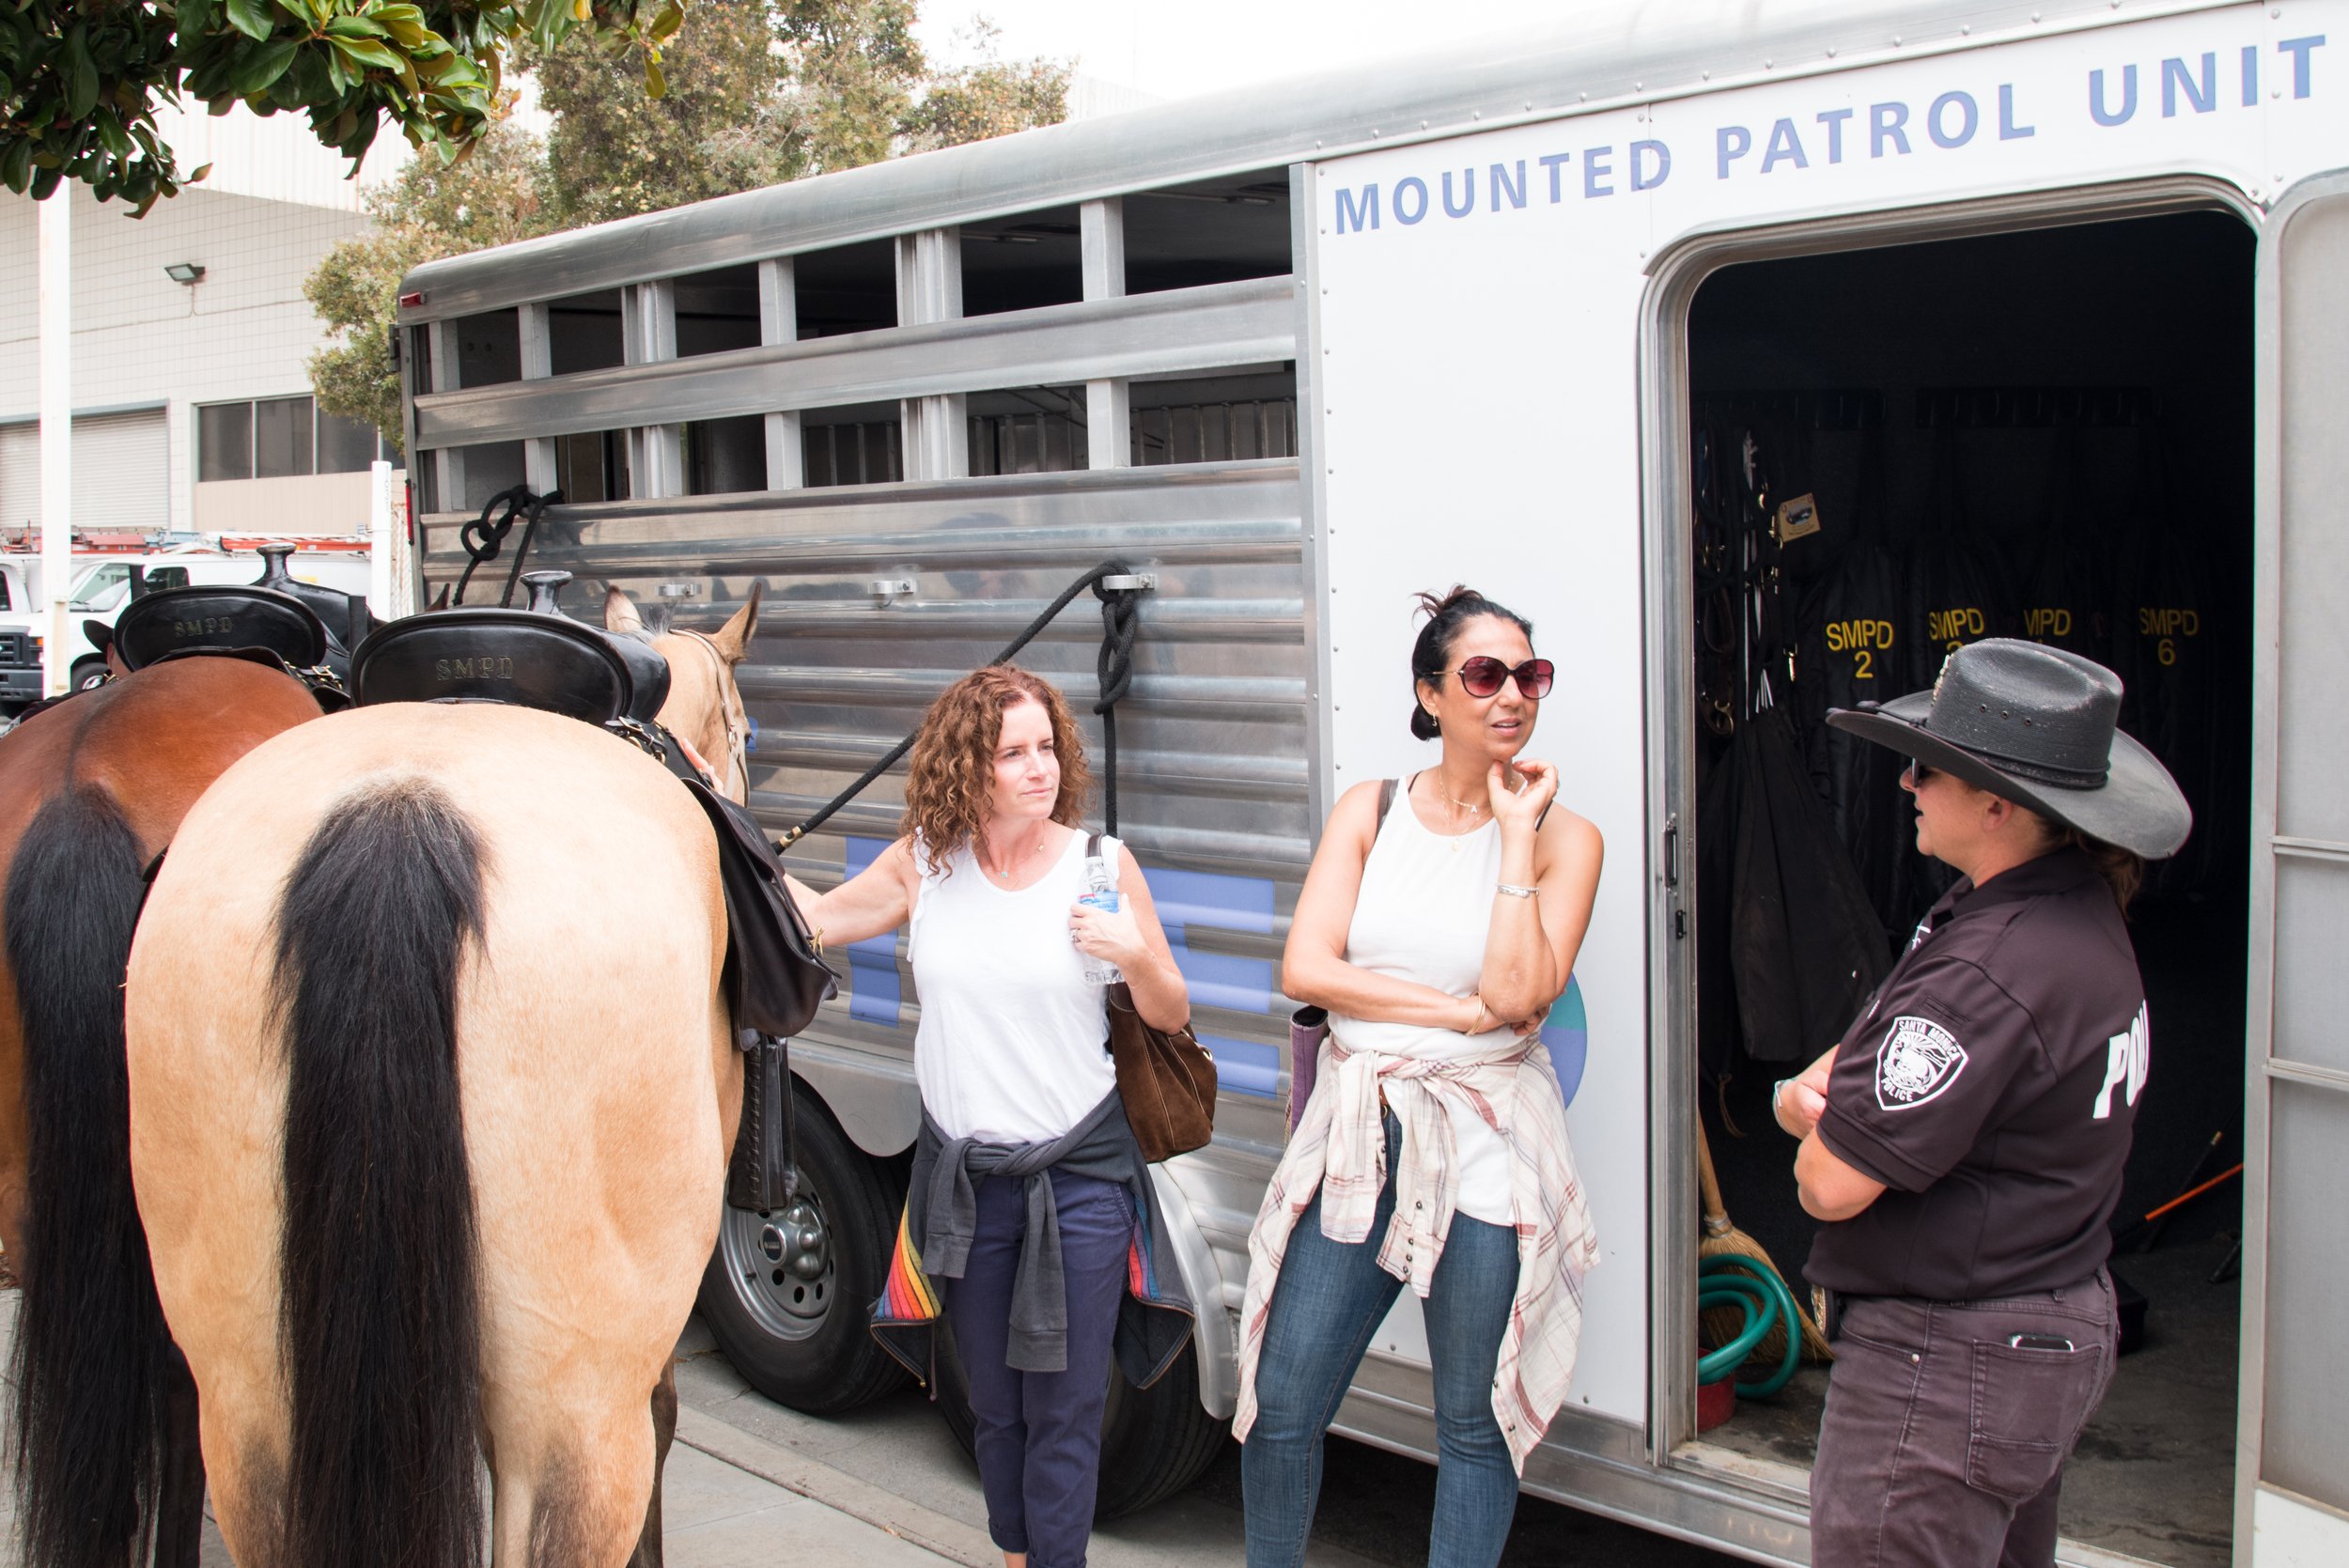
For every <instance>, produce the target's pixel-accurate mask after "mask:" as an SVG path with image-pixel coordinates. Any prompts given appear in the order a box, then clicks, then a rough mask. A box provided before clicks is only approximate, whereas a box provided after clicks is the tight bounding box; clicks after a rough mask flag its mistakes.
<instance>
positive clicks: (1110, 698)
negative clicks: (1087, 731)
mask: <svg viewBox="0 0 2349 1568" xmlns="http://www.w3.org/2000/svg"><path fill="white" fill-rule="evenodd" d="M1131 575H1132V573H1131V571H1130V570H1129V569H1128V567H1127V566H1126V563H1125V562H1123V561H1104V562H1102V563H1101V564H1100V565H1099V566H1097V567H1094V568H1093V569H1092V570H1091V571H1089V572H1087V573H1085V574H1084V575H1083V576H1082V577H1080V578H1079V579H1077V581H1076V582H1071V583H1070V584H1069V585H1068V586H1067V587H1066V588H1065V589H1063V590H1062V591H1061V594H1060V597H1059V598H1055V599H1053V600H1052V602H1051V603H1050V604H1048V605H1046V606H1045V607H1044V610H1043V612H1042V613H1040V614H1038V615H1037V616H1036V617H1035V619H1034V620H1032V621H1030V622H1029V623H1028V624H1027V627H1026V629H1024V630H1022V631H1021V632H1020V633H1019V636H1017V637H1015V638H1013V639H1012V640H1011V642H1010V643H1009V644H1006V645H1005V646H1004V648H1003V651H1002V652H1001V653H999V654H997V655H996V656H995V657H994V658H992V659H990V660H988V664H989V665H996V664H1008V663H1010V662H1011V660H1013V659H1014V658H1015V657H1017V656H1018V654H1019V650H1020V649H1022V648H1024V647H1026V646H1027V645H1028V644H1030V643H1033V642H1034V641H1035V640H1036V637H1037V636H1038V635H1039V634H1040V633H1041V632H1042V631H1043V630H1044V629H1045V628H1046V627H1048V626H1050V625H1051V624H1052V619H1053V617H1054V616H1056V615H1058V614H1059V613H1061V612H1062V611H1064V610H1066V609H1067V608H1068V607H1069V606H1070V605H1071V604H1074V603H1075V602H1076V601H1077V596H1078V595H1080V594H1081V593H1083V592H1084V591H1085V590H1086V589H1087V588H1090V589H1092V590H1093V592H1094V594H1095V596H1096V597H1097V598H1099V599H1100V600H1101V626H1102V633H1101V657H1100V660H1099V661H1098V662H1097V665H1096V666H1095V670H1096V674H1097V675H1098V677H1099V680H1100V686H1101V694H1100V697H1099V698H1098V699H1097V701H1096V702H1095V703H1094V705H1093V711H1094V712H1096V713H1097V714H1099V715H1100V716H1101V737H1102V760H1103V767H1104V771H1105V773H1106V775H1107V779H1106V783H1105V784H1104V785H1103V789H1102V803H1103V806H1104V808H1105V809H1104V813H1103V815H1104V816H1105V818H1106V821H1107V831H1109V832H1110V833H1111V834H1112V835H1114V834H1115V833H1116V831H1117V727H1116V726H1117V714H1116V704H1117V700H1118V699H1119V698H1120V697H1123V696H1124V695H1125V694H1126V692H1127V691H1128V688H1130V687H1131V686H1132V685H1133V683H1134V664H1133V648H1134V633H1135V631H1136V630H1137V629H1138V628H1139V626H1140V622H1141V611H1140V607H1139V604H1138V602H1137V601H1138V600H1140V598H1142V590H1140V589H1138V588H1104V587H1103V586H1102V585H1101V584H1102V582H1103V580H1104V579H1107V578H1112V577H1129V576H1131ZM920 733H921V732H920V731H919V730H917V731H915V732H914V734H916V735H918V734H920ZM912 749H913V736H912V735H909V736H907V737H905V738H904V739H903V740H900V741H898V742H897V743H896V744H895V745H894V746H892V747H891V748H890V749H889V754H888V755H886V756H884V757H882V758H881V759H880V760H879V762H877V763H875V764H873V766H872V767H870V768H866V769H865V770H864V772H863V775H862V776H860V777H859V778H858V779H857V781H856V782H855V783H854V784H850V785H849V786H848V788H846V789H844V790H842V791H841V792H840V793H839V794H837V795H835V796H833V797H832V799H831V800H827V801H825V802H824V804H823V805H822V806H821V807H819V808H817V812H816V815H813V816H810V817H809V818H808V819H807V820H806V821H804V822H802V823H801V824H800V825H799V826H798V827H796V828H793V829H791V830H790V831H788V832H786V833H785V834H784V835H783V837H782V839H781V840H780V841H778V844H777V847H778V848H789V847H790V846H792V845H793V844H795V843H797V842H799V841H800V840H801V839H802V838H805V837H806V836H807V835H808V834H810V833H812V832H814V831H816V830H817V829H818V828H820V827H822V826H823V825H824V824H825V823H827V822H829V821H831V820H832V814H833V813H835V812H837V811H839V809H840V808H841V807H843V806H845V805H847V804H848V802H849V801H851V800H855V799H856V798H857V797H858V796H860V795H862V794H863V793H864V791H865V789H866V788H867V787H868V786H869V785H870V784H872V782H873V781H874V780H875V779H878V778H879V777H880V776H881V775H882V774H883V773H886V772H888V771H889V770H890V769H891V768H894V767H895V766H896V765H897V762H898V759H900V758H901V757H903V756H904V755H905V754H906V753H908V752H910V751H911V750H912Z"/></svg>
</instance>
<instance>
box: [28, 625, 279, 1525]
mask: <svg viewBox="0 0 2349 1568" xmlns="http://www.w3.org/2000/svg"><path fill="white" fill-rule="evenodd" d="M318 717H319V706H318V703H317V701H316V699H314V698H313V697H312V696H311V695H310V692H309V691H308V689H307V688H305V687H304V686H303V685H302V684H301V683H300V682H299V681H297V680H295V679H293V678H292V677H291V676H289V675H285V674H283V673H282V672H279V671H276V670H272V669H268V668H265V667H263V666H261V665H258V664H252V663H247V662H246V661H244V660H238V659H187V660H173V661H171V662H169V663H164V664H158V665H156V666H154V667H153V668H151V669H148V670H145V671H142V672H140V673H139V674H137V675H128V676H125V677H123V678H121V679H118V680H116V681H114V682H112V683H110V684H108V685H106V686H104V687H101V688H100V689H99V690H97V691H88V692H85V693H83V694H81V695H79V696H76V697H75V698H73V699H72V700H71V701H70V702H66V703H62V704H59V705H58V706H54V707H52V708H48V709H45V710H43V711H42V712H39V713H38V714H35V715H34V716H33V717H31V718H29V719H27V720H25V721H24V722H23V723H22V724H20V725H18V726H17V727H16V728H15V729H13V730H11V731H10V732H8V735H7V736H6V737H0V865H5V866H6V867H7V868H8V874H7V883H6V892H5V894H0V925H5V928H6V937H7V941H6V956H5V961H0V1245H5V1246H6V1248H7V1249H8V1261H9V1263H10V1265H12V1266H13V1267H14V1268H15V1270H16V1273H17V1276H18V1278H19V1279H20V1280H21V1281H23V1303H22V1307H21V1309H20V1313H19V1316H18V1320H17V1338H16V1347H15V1368H14V1375H15V1382H16V1385H17V1409H16V1438H17V1454H18V1463H19V1472H18V1482H19V1495H20V1498H21V1499H22V1514H21V1520H22V1523H21V1529H22V1532H23V1542H24V1553H25V1561H26V1562H28V1563H30V1564H33V1565H35V1568H101V1565H105V1568H120V1565H121V1564H122V1563H124V1562H125V1561H126V1560H130V1559H131V1558H132V1555H133V1553H134V1551H135V1549H136V1547H137V1545H138V1544H139V1543H140V1542H141V1541H142V1540H143V1539H144V1538H146V1537H147V1536H148V1534H149V1532H150V1531H151V1532H152V1533H153V1536H154V1551H155V1561H156V1562H157V1563H158V1564H159V1565H161V1568H183V1565H191V1564H193V1563H194V1561H195V1560H196V1552H197V1548H198V1544H199V1534H198V1532H199V1530H200V1529H201V1528H202V1524H203V1498H204V1478H203V1471H202V1469H201V1467H200V1465H199V1464H198V1463H197V1461H196V1454H195V1446H194V1388H193V1386H192V1385H190V1384H189V1382H188V1380H187V1373H186V1370H185V1368H184V1366H182V1365H180V1364H179V1361H178V1357H177V1353H176V1352H175V1351H174V1350H173V1348H172V1343H171V1337H170V1335H169V1333H168V1332H167V1331H166V1330H165V1328H164V1327H163V1316H162V1313H161V1311H160V1310H159V1308H158V1307H157V1305H156V1300H155V1287H154V1281H153V1279H152V1276H151V1275H150V1273H149V1271H148V1248H147V1236H146V1233H145V1231H144V1230H143V1229H142V1227H141V1225H140V1223H139V1216H138V1212H137V1210H136V1209H135V1208H134V1207H133V1206H132V1192H131V1167H130V1157H129V1132H130V1120H129V1107H128V1100H127V1097H126V1089H125V1085H124V1079H123V1040H122V992H121V986H122V973H123V964H124V961H125V959H126V957H127V956H128V955H129V953H130V949H131V935H132V926H133V924H135V923H136V921H137V919H138V909H139V899H140V896H141V894H142V893H143V892H144V888H143V885H142V882H141V879H140V877H141V873H142V872H143V871H144V869H145V868H146V866H147V865H148V862H150V861H151V860H152V859H153V858H154V857H155V855H156V854H157V853H158V852H159V851H161V850H162V849H163V846H165V845H167V844H169V843H170V842H171V838H172V835H173V834H174V833H175V832H177V831H178V830H179V822H180V819H181V818H182V817H184V816H185V815H187V812H188V808H189V807H190V806H191V805H193V804H194V801H195V800H196V798H197V797H198V796H199V795H201V794H202V793H203V792H204V790H205V789H206V787H207V786H209V785H210V784H211V783H212V781H213V780H214V779H216V778H218V777H219V776H220V774H221V772H222V771H223V770H224V769H226V768H227V767H228V765H229V764H230V763H232V762H234V761H236V760H237V759H238V758H239V757H241V756H242V755H243V754H244V753H246V752H248V751H251V750H252V749H253V748H254V747H255V746H257V745H258V744H259V743H260V742H262V741H263V740H266V739H268V738H269V737H272V736H273V735H276V734H279V733H280V732H282V731H285V730H288V729H290V728H292V727H294V726H296V725H299V724H302V723H303V722H307V721H309V720H312V719H316V718H318Z"/></svg>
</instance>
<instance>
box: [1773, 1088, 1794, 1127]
mask: <svg viewBox="0 0 2349 1568" xmlns="http://www.w3.org/2000/svg"><path fill="white" fill-rule="evenodd" d="M1794 1081H1795V1080H1794V1079H1791V1078H1782V1079H1779V1080H1778V1081H1777V1082H1776V1083H1773V1084H1771V1085H1770V1119H1771V1120H1772V1121H1776V1120H1777V1119H1778V1107H1779V1101H1780V1100H1781V1098H1782V1097H1784V1095H1785V1094H1786V1086H1787V1085H1788V1084H1790V1083H1792V1082H1794Z"/></svg>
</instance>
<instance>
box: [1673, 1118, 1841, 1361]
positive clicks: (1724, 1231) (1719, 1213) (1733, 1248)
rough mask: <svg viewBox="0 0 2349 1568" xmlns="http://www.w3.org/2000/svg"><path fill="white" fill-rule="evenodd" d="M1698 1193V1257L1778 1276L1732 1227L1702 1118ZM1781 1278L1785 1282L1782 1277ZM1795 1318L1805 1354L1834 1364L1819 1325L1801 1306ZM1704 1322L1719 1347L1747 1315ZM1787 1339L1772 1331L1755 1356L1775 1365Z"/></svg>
mask: <svg viewBox="0 0 2349 1568" xmlns="http://www.w3.org/2000/svg"><path fill="white" fill-rule="evenodd" d="M1697 1190H1698V1191H1699V1193H1700V1194H1701V1195H1702V1196H1703V1201H1704V1219H1703V1232H1704V1234H1703V1237H1702V1238H1700V1239H1699V1241H1698V1242H1697V1257H1698V1258H1699V1259H1700V1260H1702V1259H1704V1258H1719V1257H1739V1258H1751V1259H1753V1260H1754V1261H1755V1262H1756V1263H1758V1264H1760V1265H1763V1266H1764V1267H1766V1268H1767V1269H1768V1270H1769V1271H1770V1272H1771V1273H1773V1274H1777V1273H1778V1265H1776V1264H1774V1263H1772V1262H1771V1261H1770V1254H1769V1253H1768V1252H1767V1251H1766V1250H1764V1249H1763V1246H1762V1244H1761V1243H1760V1242H1758V1241H1756V1240H1754V1239H1753V1237H1751V1236H1750V1235H1748V1234H1746V1233H1745V1232H1743V1231H1741V1230H1739V1229H1738V1228H1737V1227H1736V1226H1735V1225H1733V1224H1731V1223H1730V1222H1729V1214H1728V1211H1726V1210H1725V1209H1723V1208H1722V1207H1721V1184H1720V1180H1719V1178H1718V1177H1717V1176H1715V1175H1714V1174H1713V1149H1712V1145H1711V1144H1710V1143H1708V1142H1707V1141H1705V1137H1704V1118H1703V1117H1702V1116H1700V1117H1698V1118H1697ZM1779 1277H1780V1278H1781V1279H1783V1278H1785V1276H1784V1275H1782V1274H1781V1275H1780V1276H1779ZM1795 1314H1796V1316H1797V1317H1798V1318H1800V1319H1801V1321H1802V1350H1803V1354H1804V1355H1805V1356H1806V1357H1808V1358H1810V1359H1812V1360H1814V1361H1831V1360H1833V1359H1834V1358H1835V1352H1834V1350H1833V1349H1832V1348H1831V1347H1830V1346H1829V1345H1828V1343H1827V1336H1826V1335H1825V1334H1822V1333H1820V1332H1819V1327H1818V1325H1817V1324H1815V1323H1813V1322H1812V1319H1811V1313H1810V1312H1808V1311H1807V1310H1805V1309H1804V1308H1803V1307H1802V1305H1801V1304H1800V1303H1799V1302H1797V1305H1796V1307H1795ZM1743 1322H1744V1318H1743V1314H1741V1313H1740V1312H1738V1311H1737V1309H1736V1308H1735V1307H1714V1308H1710V1309H1708V1310H1707V1311H1706V1312H1704V1313H1703V1323H1704V1329H1705V1332H1706V1333H1707V1334H1709V1335H1710V1336H1711V1337H1712V1341H1713V1343H1715V1344H1726V1343H1729V1341H1731V1340H1732V1339H1734V1338H1735V1337H1736V1334H1737V1331H1738V1329H1739V1328H1740V1327H1742V1326H1743ZM1784 1336H1785V1329H1784V1328H1782V1327H1778V1328H1772V1329H1771V1330H1770V1331H1769V1332H1768V1333H1767V1334H1766V1335H1764V1336H1763V1339H1762V1343H1760V1344H1757V1345H1755V1346H1754V1347H1753V1353H1754V1355H1756V1356H1758V1357H1760V1358H1762V1359H1763V1360H1765V1361H1775V1360H1776V1359H1778V1358H1780V1357H1781V1356H1783V1355H1785V1354H1786V1340H1785V1337H1784Z"/></svg>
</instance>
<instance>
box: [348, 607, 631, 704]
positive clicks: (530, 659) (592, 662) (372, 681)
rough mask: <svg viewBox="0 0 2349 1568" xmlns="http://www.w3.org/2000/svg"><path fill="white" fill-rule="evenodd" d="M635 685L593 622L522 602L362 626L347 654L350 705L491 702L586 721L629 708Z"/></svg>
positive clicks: (617, 653)
mask: <svg viewBox="0 0 2349 1568" xmlns="http://www.w3.org/2000/svg"><path fill="white" fill-rule="evenodd" d="M635 695H636V692H635V685H634V682H633V681H632V679H631V678H630V674H629V668H628V665H627V663H626V662H625V661H624V660H622V658H621V656H620V654H619V652H618V650H617V649H615V648H614V647H613V645H612V644H611V642H610V641H609V640H608V639H607V638H606V637H605V636H604V634H603V633H602V632H600V631H598V630H596V629H594V628H593V627H588V626H583V625H581V624H580V623H579V622H577V621H573V620H568V619H566V618H564V617H562V616H559V615H537V614H532V613H530V612H528V611H526V610H436V611H431V612H428V613H425V614H421V615H409V616H405V617H403V618H401V619H399V620H397V621H394V622H392V623H391V624H390V625H389V626H386V627H384V628H383V629H381V630H379V631H375V632H372V633H370V634H369V635H368V637H367V640H366V642H364V643H362V644H359V647H358V651H357V652H355V653H353V654H352V655H351V656H350V696H351V703H352V706H357V707H366V706H371V705H373V704H376V703H429V702H451V701H455V702H491V703H513V704H516V705H518V706H522V707H536V708H542V709H544V710H545V711H547V712H549V713H560V714H563V715H565V716H566V717H568V718H572V719H582V720H584V721H586V722H588V723H591V724H607V723H610V722H612V721H613V720H614V719H617V718H620V717H622V716H623V715H626V714H628V713H629V712H630V708H631V706H632V704H633V702H634V699H635Z"/></svg>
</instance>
